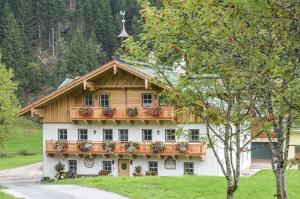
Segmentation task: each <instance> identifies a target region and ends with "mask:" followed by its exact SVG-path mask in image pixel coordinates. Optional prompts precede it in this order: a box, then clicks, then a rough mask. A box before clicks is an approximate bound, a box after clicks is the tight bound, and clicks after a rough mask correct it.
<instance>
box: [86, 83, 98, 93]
mask: <svg viewBox="0 0 300 199" xmlns="http://www.w3.org/2000/svg"><path fill="white" fill-rule="evenodd" d="M86 88H87V89H89V90H90V91H96V86H95V82H87V81H86Z"/></svg>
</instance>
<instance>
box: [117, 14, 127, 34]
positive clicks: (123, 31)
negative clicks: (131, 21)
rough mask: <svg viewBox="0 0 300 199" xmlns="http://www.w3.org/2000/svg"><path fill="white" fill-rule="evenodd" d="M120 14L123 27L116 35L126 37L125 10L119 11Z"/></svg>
mask: <svg viewBox="0 0 300 199" xmlns="http://www.w3.org/2000/svg"><path fill="white" fill-rule="evenodd" d="M120 15H122V16H123V19H122V21H121V22H122V24H123V28H122V32H121V33H120V34H119V35H118V37H120V38H125V39H126V38H128V37H129V35H128V34H127V32H126V30H125V11H120Z"/></svg>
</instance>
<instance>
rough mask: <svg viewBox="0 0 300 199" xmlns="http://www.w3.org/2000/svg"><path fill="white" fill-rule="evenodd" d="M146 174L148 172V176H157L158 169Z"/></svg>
mask: <svg viewBox="0 0 300 199" xmlns="http://www.w3.org/2000/svg"><path fill="white" fill-rule="evenodd" d="M145 174H146V176H157V172H156V171H146V172H145Z"/></svg>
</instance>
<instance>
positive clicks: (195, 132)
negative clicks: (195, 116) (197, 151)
mask: <svg viewBox="0 0 300 199" xmlns="http://www.w3.org/2000/svg"><path fill="white" fill-rule="evenodd" d="M198 141H199V129H191V130H190V142H198Z"/></svg>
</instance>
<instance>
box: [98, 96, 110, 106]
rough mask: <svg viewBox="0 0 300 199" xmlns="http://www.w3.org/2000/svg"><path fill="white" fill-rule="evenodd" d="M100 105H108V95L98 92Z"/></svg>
mask: <svg viewBox="0 0 300 199" xmlns="http://www.w3.org/2000/svg"><path fill="white" fill-rule="evenodd" d="M100 107H109V95H108V94H100Z"/></svg>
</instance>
